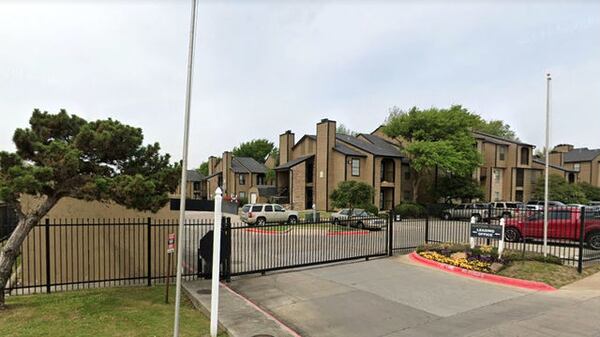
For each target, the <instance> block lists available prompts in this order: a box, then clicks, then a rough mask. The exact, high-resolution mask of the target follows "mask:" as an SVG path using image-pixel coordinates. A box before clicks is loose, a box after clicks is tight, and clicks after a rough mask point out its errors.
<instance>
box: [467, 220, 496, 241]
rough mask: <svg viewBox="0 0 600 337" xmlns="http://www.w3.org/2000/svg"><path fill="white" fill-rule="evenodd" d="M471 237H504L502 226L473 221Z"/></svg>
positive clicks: (494, 238)
mask: <svg viewBox="0 0 600 337" xmlns="http://www.w3.org/2000/svg"><path fill="white" fill-rule="evenodd" d="M471 237H472V238H484V239H493V240H501V239H502V226H501V225H492V224H489V223H478V222H477V223H472V224H471Z"/></svg>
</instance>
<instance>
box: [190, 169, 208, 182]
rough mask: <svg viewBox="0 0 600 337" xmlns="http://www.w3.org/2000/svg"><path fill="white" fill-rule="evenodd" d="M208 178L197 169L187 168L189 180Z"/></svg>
mask: <svg viewBox="0 0 600 337" xmlns="http://www.w3.org/2000/svg"><path fill="white" fill-rule="evenodd" d="M204 179H206V177H205V176H204V174H202V173H200V172H198V171H196V170H187V181H202V180H204Z"/></svg>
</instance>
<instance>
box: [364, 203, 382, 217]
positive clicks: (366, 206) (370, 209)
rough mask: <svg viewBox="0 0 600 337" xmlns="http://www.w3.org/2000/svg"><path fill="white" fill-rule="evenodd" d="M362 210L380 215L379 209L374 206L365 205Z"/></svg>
mask: <svg viewBox="0 0 600 337" xmlns="http://www.w3.org/2000/svg"><path fill="white" fill-rule="evenodd" d="M360 208H362V209H364V210H365V211H367V212H369V213H372V214H374V215H379V207H377V206H375V205H373V204H367V205H363V206H361V207H360Z"/></svg>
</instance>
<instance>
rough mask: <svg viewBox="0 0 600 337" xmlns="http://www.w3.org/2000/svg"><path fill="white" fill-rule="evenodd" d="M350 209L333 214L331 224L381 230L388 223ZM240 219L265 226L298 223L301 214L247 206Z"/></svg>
mask: <svg viewBox="0 0 600 337" xmlns="http://www.w3.org/2000/svg"><path fill="white" fill-rule="evenodd" d="M350 214H351V212H350V209H348V208H344V209H341V210H339V211H337V212H335V213H333V214H331V220H330V221H331V223H333V224H335V225H340V226H349V227H357V228H364V229H381V228H382V227H384V226H385V224H386V221H385V220H384V219H381V218H378V217H377V216H375V215H374V214H372V213H369V212H367V211H365V210H364V209H360V208H355V209H354V210H353V211H352V216H350ZM240 219H241V220H242V221H243V222H244V223H246V224H247V225H249V226H254V225H256V226H264V225H266V224H268V223H288V224H296V223H298V219H299V214H298V212H296V211H290V210H287V209H285V208H284V207H283V206H281V205H279V204H247V205H244V206H243V207H242V209H241V213H240Z"/></svg>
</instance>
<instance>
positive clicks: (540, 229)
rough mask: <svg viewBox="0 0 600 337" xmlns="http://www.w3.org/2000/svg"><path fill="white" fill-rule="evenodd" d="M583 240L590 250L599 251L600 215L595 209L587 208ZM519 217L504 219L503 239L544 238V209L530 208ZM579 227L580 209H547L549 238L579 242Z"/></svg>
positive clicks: (511, 240)
mask: <svg viewBox="0 0 600 337" xmlns="http://www.w3.org/2000/svg"><path fill="white" fill-rule="evenodd" d="M585 213H586V216H585V228H584V235H585V236H584V239H585V242H586V243H587V246H588V247H589V248H591V249H595V250H600V216H599V214H598V213H597V212H591V211H586V212H585ZM521 215H522V216H520V217H515V218H509V219H506V227H505V231H504V234H505V235H504V238H505V239H506V241H509V242H515V241H520V240H521V239H522V238H523V237H525V238H527V239H543V238H544V212H543V211H530V212H528V214H521ZM580 230H581V209H580V208H577V207H569V208H564V207H563V208H549V209H548V239H551V240H568V241H579V233H580Z"/></svg>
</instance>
